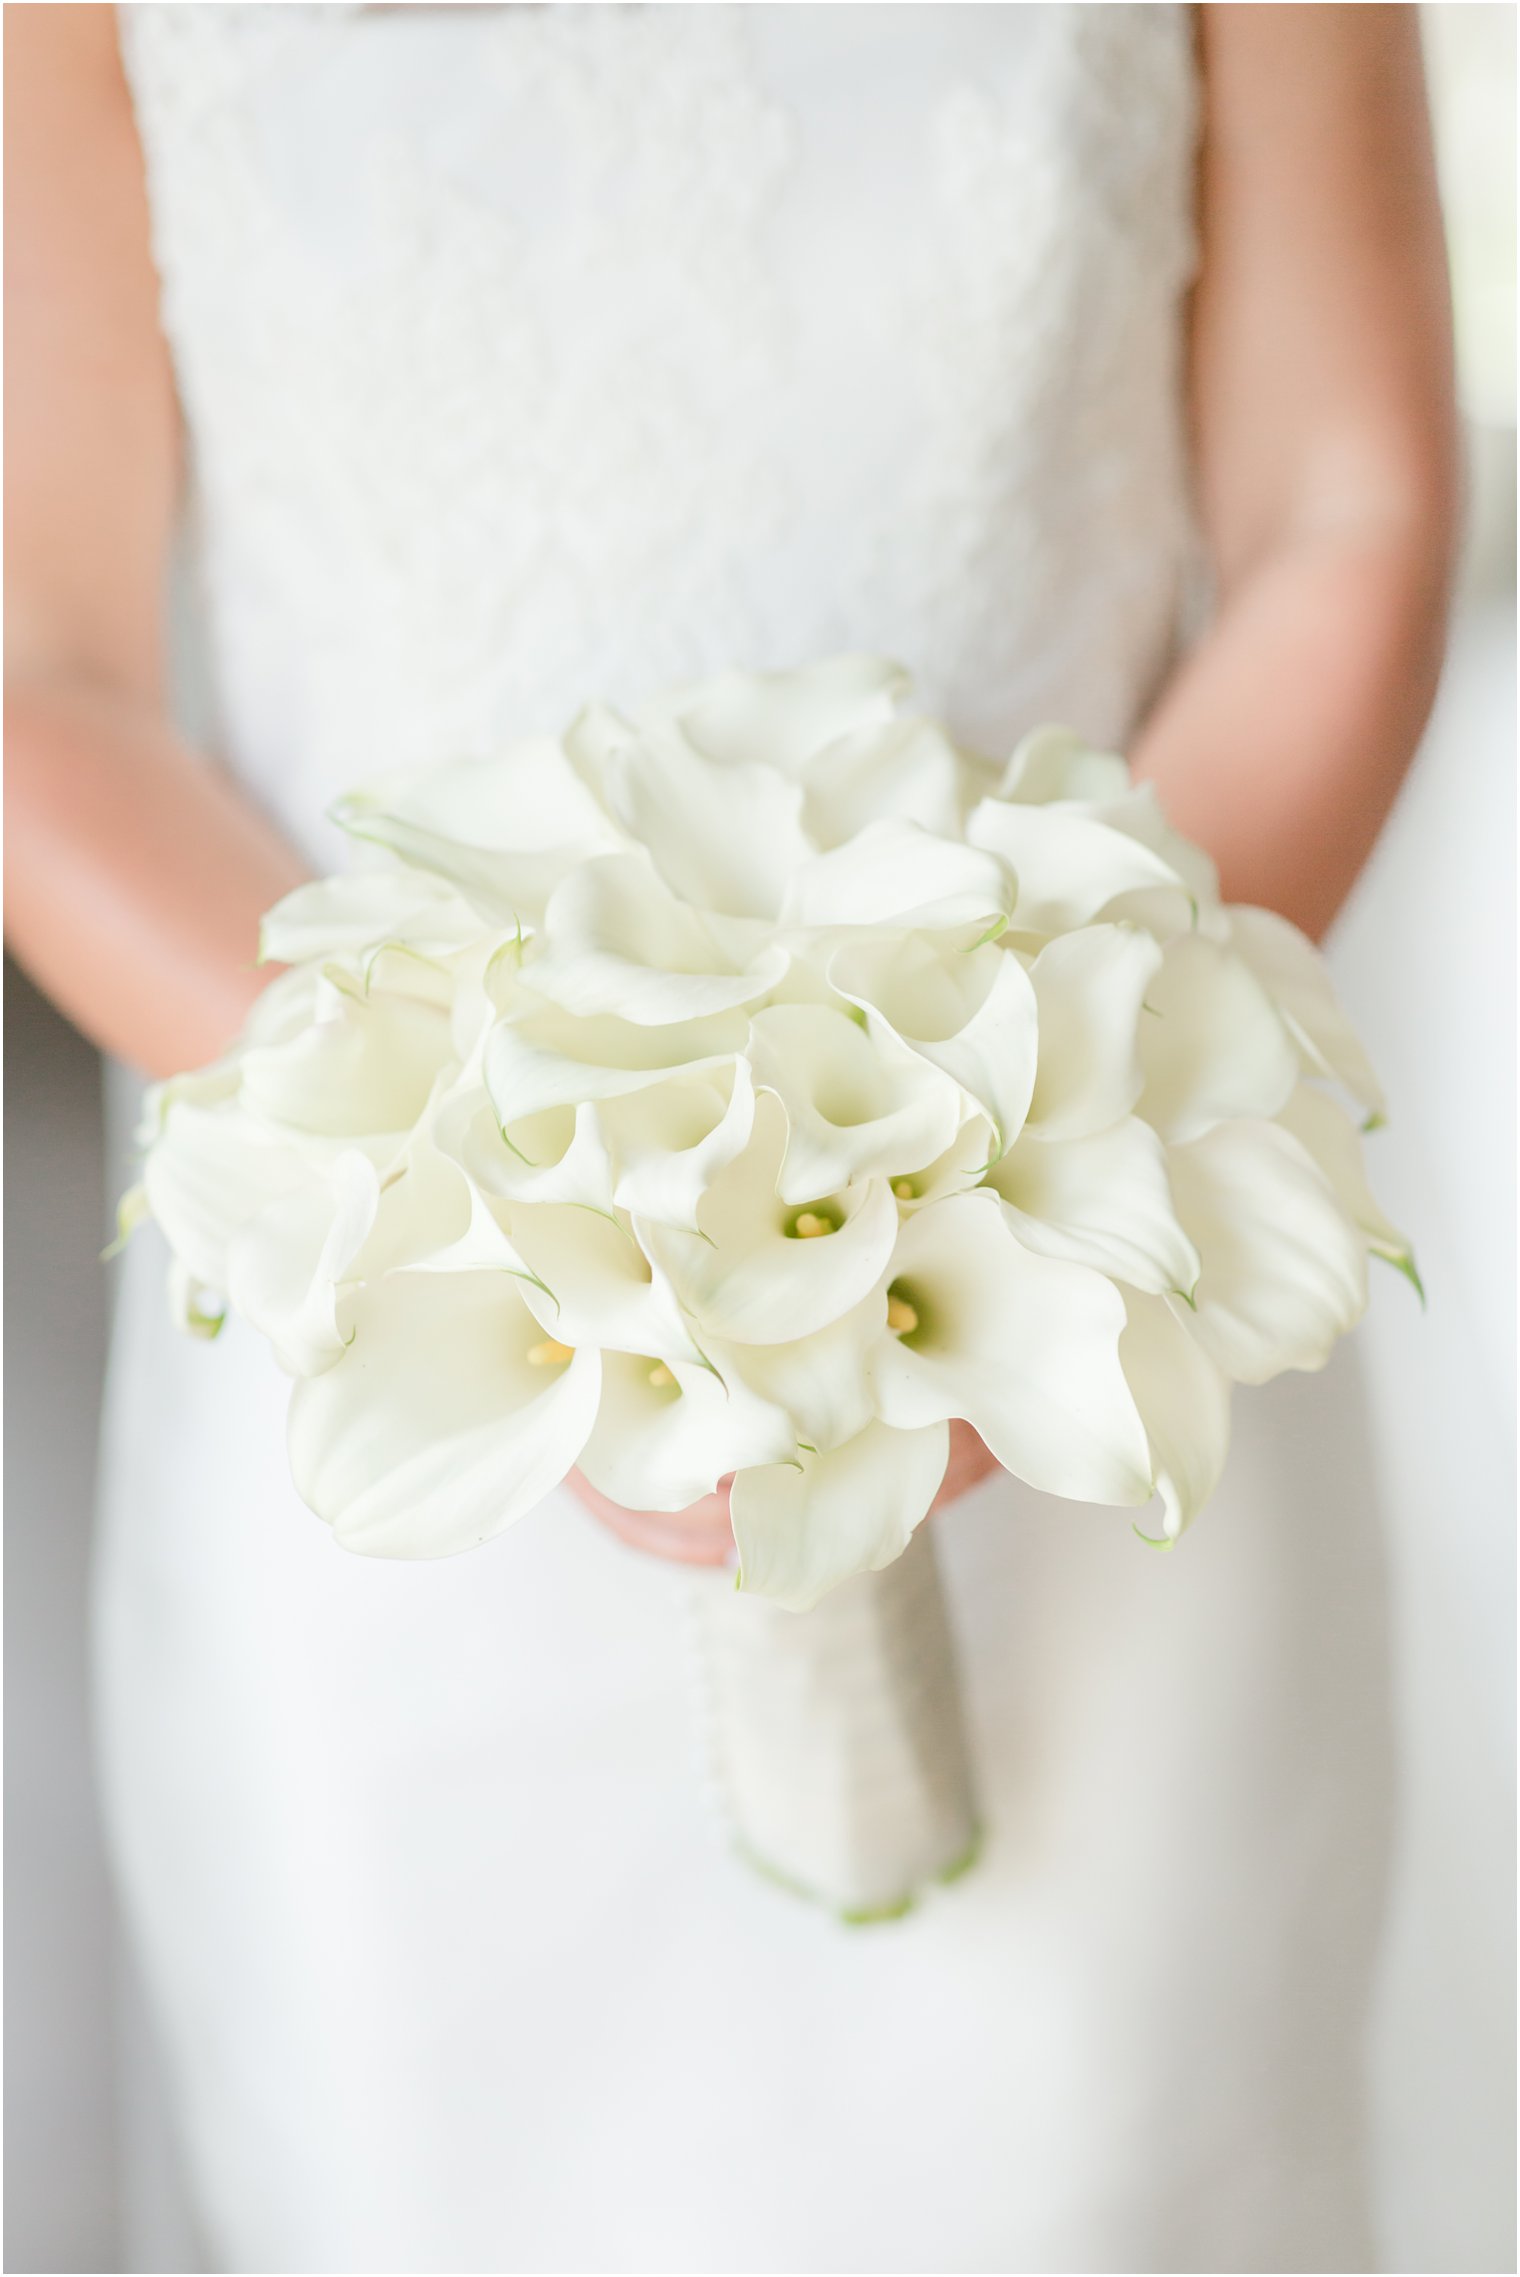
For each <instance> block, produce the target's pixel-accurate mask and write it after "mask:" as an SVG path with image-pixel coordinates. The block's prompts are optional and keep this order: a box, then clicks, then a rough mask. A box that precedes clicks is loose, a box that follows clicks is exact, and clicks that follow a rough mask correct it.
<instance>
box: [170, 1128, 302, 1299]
mask: <svg viewBox="0 0 1520 2277" xmlns="http://www.w3.org/2000/svg"><path fill="white" fill-rule="evenodd" d="M320 1177H321V1165H320V1164H318V1163H315V1162H313V1161H312V1160H311V1159H310V1158H309V1157H308V1156H306V1155H304V1154H303V1153H302V1152H301V1151H300V1149H299V1148H298V1147H296V1146H293V1145H291V1144H290V1143H289V1142H288V1141H287V1140H286V1139H284V1138H283V1137H282V1136H281V1135H280V1134H279V1133H277V1132H274V1131H271V1130H270V1129H269V1128H268V1127H267V1126H266V1125H264V1124H261V1123H258V1122H255V1121H254V1120H253V1119H252V1118H250V1117H249V1116H248V1115H246V1114H244V1113H242V1112H240V1111H239V1110H237V1109H236V1108H231V1109H228V1108H225V1107H224V1108H218V1107H217V1106H204V1107H203V1106H200V1105H198V1104H197V1103H196V1102H195V1101H194V1100H193V1099H190V1098H180V1099H178V1100H176V1101H174V1102H173V1103H171V1104H170V1105H169V1106H168V1107H167V1108H166V1109H165V1110H164V1115H163V1126H162V1130H161V1132H160V1134H159V1136H158V1138H157V1139H156V1141H155V1142H154V1144H153V1145H152V1146H151V1147H150V1149H149V1152H148V1157H147V1160H146V1162H145V1164H144V1166H143V1181H142V1182H143V1188H144V1191H145V1192H146V1194H147V1198H148V1208H149V1211H150V1213H151V1214H152V1217H153V1219H154V1221H155V1223H156V1224H157V1225H159V1226H160V1227H161V1228H162V1230H163V1234H164V1237H165V1239H166V1240H167V1242H168V1244H169V1247H170V1249H171V1250H172V1251H173V1253H174V1255H175V1257H176V1258H177V1259H178V1260H179V1261H180V1263H181V1264H182V1265H183V1266H184V1268H185V1270H186V1272H187V1273H188V1274H189V1276H190V1278H191V1280H192V1281H194V1282H197V1283H199V1284H200V1285H201V1286H202V1287H204V1288H208V1289H215V1290H218V1291H220V1292H222V1293H225V1292H226V1288H227V1282H228V1277H229V1271H230V1268H229V1262H228V1252H229V1250H230V1247H231V1244H232V1242H233V1239H234V1237H235V1236H236V1235H238V1234H239V1233H241V1232H242V1230H243V1229H244V1227H245V1226H248V1225H251V1224H252V1223H253V1221H254V1220H255V1219H256V1218H258V1217H260V1216H261V1215H262V1214H263V1212H264V1211H265V1210H267V1209H270V1208H271V1207H273V1205H274V1204H275V1203H277V1202H282V1201H287V1200H289V1199H290V1198H291V1197H292V1196H294V1195H297V1194H299V1193H301V1192H303V1191H304V1190H306V1189H307V1188H309V1187H311V1186H313V1185H314V1184H316V1183H318V1181H319V1180H320Z"/></svg>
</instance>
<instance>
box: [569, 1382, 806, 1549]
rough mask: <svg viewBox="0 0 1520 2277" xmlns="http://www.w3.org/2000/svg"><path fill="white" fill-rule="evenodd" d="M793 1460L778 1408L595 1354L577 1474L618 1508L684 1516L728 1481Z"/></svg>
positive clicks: (739, 1387)
mask: <svg viewBox="0 0 1520 2277" xmlns="http://www.w3.org/2000/svg"><path fill="white" fill-rule="evenodd" d="M795 1452H796V1432H795V1430H794V1428H793V1425H792V1422H791V1419H790V1418H789V1417H788V1415H787V1413H786V1411H785V1409H784V1408H781V1407H777V1406H775V1405H774V1404H773V1403H771V1402H769V1401H766V1400H763V1399H759V1398H757V1397H756V1396H755V1394H754V1393H753V1392H752V1391H751V1390H750V1389H749V1388H748V1386H747V1385H745V1384H744V1383H743V1382H742V1381H739V1380H735V1381H731V1382H730V1381H725V1380H724V1379H723V1378H722V1377H721V1376H719V1375H718V1374H717V1373H716V1372H715V1371H714V1370H713V1369H711V1368H704V1367H698V1366H692V1365H690V1364H689V1363H686V1362H683V1361H680V1360H663V1359H660V1358H659V1357H658V1356H656V1355H655V1354H652V1353H643V1352H637V1353H636V1352H604V1353H603V1355H602V1400H601V1406H600V1408H599V1409H598V1410H597V1418H596V1428H595V1429H594V1430H593V1432H592V1434H591V1436H590V1438H589V1439H588V1440H587V1442H586V1444H585V1446H584V1448H583V1449H582V1451H581V1456H580V1469H581V1472H582V1474H583V1476H585V1477H586V1478H588V1479H589V1480H590V1481H591V1484H592V1485H593V1486H594V1487H596V1488H597V1489H598V1490H599V1491H600V1492H601V1493H602V1494H605V1495H607V1496H608V1497H609V1498H610V1499H611V1500H612V1501H614V1502H620V1503H621V1504H622V1505H623V1507H624V1508H625V1509H627V1510H684V1509H685V1508H686V1507H687V1505H688V1504H689V1503H692V1502H696V1501H698V1500H700V1498H701V1497H702V1496H703V1495H705V1494H711V1493H712V1492H713V1491H714V1490H715V1488H716V1487H717V1485H718V1482H719V1481H720V1480H721V1479H724V1478H727V1477H728V1476H730V1475H731V1474H732V1473H733V1472H736V1471H746V1470H749V1469H750V1468H751V1467H752V1466H753V1465H755V1464H760V1463H783V1462H787V1461H789V1460H790V1459H791V1458H792V1457H793V1456H794V1454H795Z"/></svg>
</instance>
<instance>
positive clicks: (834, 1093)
mask: <svg viewBox="0 0 1520 2277" xmlns="http://www.w3.org/2000/svg"><path fill="white" fill-rule="evenodd" d="M749 1052H750V1064H751V1066H752V1068H753V1070H754V1080H755V1082H756V1084H757V1085H758V1086H759V1087H760V1089H761V1090H763V1091H768V1092H772V1093H774V1095H775V1096H776V1098H778V1099H779V1100H780V1102H781V1104H782V1106H783V1107H784V1108H785V1110H786V1120H787V1140H786V1152H785V1155H784V1156H783V1158H782V1163H781V1170H780V1174H779V1177H778V1179H777V1192H778V1194H779V1197H780V1199H781V1200H782V1201H783V1202H788V1203H801V1202H807V1201H810V1200H812V1199H813V1198H814V1196H816V1195H818V1194H831V1193H833V1192H834V1191H835V1189H836V1188H841V1187H844V1186H847V1185H849V1184H850V1182H851V1181H852V1180H854V1179H860V1178H871V1177H880V1178H888V1179H890V1178H893V1177H897V1176H901V1175H906V1174H907V1173H908V1172H911V1171H917V1170H924V1169H926V1168H927V1166H928V1165H929V1164H930V1163H931V1162H935V1161H937V1160H938V1158H939V1157H940V1156H941V1155H942V1154H944V1152H945V1150H946V1149H947V1148H948V1147H949V1146H950V1144H951V1142H952V1140H953V1139H954V1137H955V1135H956V1132H957V1131H958V1130H959V1129H960V1126H961V1122H962V1120H963V1118H964V1113H965V1109H964V1106H963V1099H962V1093H961V1090H960V1087H959V1086H958V1085H957V1084H956V1083H954V1082H952V1081H951V1079H950V1078H949V1077H948V1076H947V1075H945V1074H944V1073H943V1072H942V1071H941V1070H940V1069H938V1068H935V1067H932V1066H930V1064H929V1063H928V1062H927V1061H926V1060H923V1059H920V1058H917V1057H916V1056H910V1055H908V1054H906V1053H894V1054H893V1055H892V1056H891V1057H890V1058H889V1057H887V1056H886V1055H884V1054H883V1052H882V1051H881V1050H880V1048H879V1046H878V1045H877V1044H876V1043H874V1042H873V1041H872V1039H871V1037H870V1035H869V1034H868V1033H867V1031H866V1030H865V1029H864V1028H863V1027H861V1026H860V1025H859V1024H858V1023H857V1022H856V1021H855V1020H852V1019H851V1018H850V1017H849V1015H848V1014H847V1013H844V1012H834V1011H830V1010H829V1009H828V1007H827V1006H825V1005H818V1004H777V1005H772V1006H771V1007H770V1009H769V1010H768V1011H764V1012H759V1013H757V1014H756V1015H755V1018H754V1020H753V1021H752V1023H751V1026H750V1046H749Z"/></svg>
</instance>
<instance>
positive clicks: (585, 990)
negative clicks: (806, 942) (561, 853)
mask: <svg viewBox="0 0 1520 2277" xmlns="http://www.w3.org/2000/svg"><path fill="white" fill-rule="evenodd" d="M789 962H790V958H789V954H788V951H787V950H786V949H785V948H784V947H783V946H782V945H781V944H780V943H779V942H777V941H767V942H766V943H765V945H764V946H762V947H759V948H757V950H756V951H755V954H754V956H753V957H752V958H751V959H749V960H747V961H746V962H745V963H744V964H743V965H741V966H740V968H739V969H737V970H736V969H735V964H734V960H733V959H732V957H731V956H730V955H729V954H728V952H727V951H726V950H725V948H724V947H723V946H721V945H720V943H719V940H718V939H717V937H716V934H715V931H714V928H713V926H712V925H711V924H710V923H706V922H704V920H703V918H702V916H701V914H700V913H699V912H698V911H697V910H694V909H692V908H690V907H688V905H687V904H686V903H685V902H682V901H678V900H677V898H676V896H675V895H674V894H673V893H671V891H670V889H669V887H668V886H666V885H665V884H664V883H663V881H662V880H661V878H660V877H659V875H658V873H657V872H656V871H655V869H654V867H653V865H652V864H651V863H650V862H649V861H648V860H647V859H645V857H643V856H642V855H637V854H612V855H606V856H604V857H603V858H602V859H600V860H598V861H594V862H587V863H585V864H584V865H583V866H582V867H581V868H580V869H578V870H576V871H575V872H574V873H573V874H572V875H571V876H570V877H568V878H566V880H565V881H564V883H563V884H562V885H560V886H558V887H557V888H556V889H555V892H554V893H553V895H552V896H551V898H550V901H549V906H548V908H547V910H546V912H545V915H544V928H543V936H542V945H541V949H540V953H539V954H538V955H536V956H535V957H534V959H533V961H532V964H531V966H530V967H529V969H528V979H529V981H530V983H531V985H532V987H533V988H534V989H536V990H537V991H538V992H539V993H540V994H542V995H545V996H548V997H551V998H552V999H553V1001H554V1002H555V1003H556V1004H560V1005H563V1007H564V1009H565V1010H566V1011H567V1012H573V1013H575V1014H577V1015H579V1016H582V1017H585V1016H587V1015H592V1014H597V1013H611V1014H614V1015H615V1016H616V1017H617V1018H619V1019H621V1020H632V1021H634V1022H635V1023H637V1024H639V1025H641V1026H651V1025H652V1026H658V1025H662V1024H667V1023H670V1022H673V1021H682V1020H698V1019H703V1018H705V1017H706V1016H707V1015H708V1014H709V1013H714V1012H725V1011H728V1010H730V1009H732V1008H733V1007H734V1006H736V1005H740V1004H754V1003H757V1002H758V1001H759V999H760V998H761V997H762V996H764V995H765V994H766V993H767V992H768V991H769V990H770V989H772V988H774V987H775V985H776V983H777V982H778V981H779V980H780V979H781V977H782V975H783V973H784V972H785V971H786V968H787V965H788V963H789Z"/></svg>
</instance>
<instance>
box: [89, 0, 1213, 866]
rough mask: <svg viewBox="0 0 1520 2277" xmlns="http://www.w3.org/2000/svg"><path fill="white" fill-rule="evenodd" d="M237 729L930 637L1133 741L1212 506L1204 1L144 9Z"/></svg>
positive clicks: (143, 88) (302, 760) (945, 685)
mask: <svg viewBox="0 0 1520 2277" xmlns="http://www.w3.org/2000/svg"><path fill="white" fill-rule="evenodd" d="M121 19H122V26H123V45H124V51H125V54H126V58H127V63H128V69H129V73H130V76H131V80H132V85H133V88H134V93H135V98H136V103H137V109H138V115H139V120H140V125H141V129H142V134H143V141H144V146H145V151H146V158H147V164H148V172H149V183H150V191H151V200H152V209H153V217H154V229H155V239H156V251H157V257H158V262H159V267H160V270H161V273H162V278H163V316H164V323H165V327H166V330H167V332H168V335H169V339H170V341H171V344H172V347H173V352H174V356H175V360H176V366H177V370H178V375H179V384H180V388H181V393H182V397H183V402H184V408H185V413H186V418H187V423H188V428H189V433H190V438H191V445H192V453H193V461H194V469H195V475H196V499H197V525H198V531H199V537H200V545H201V558H202V561H203V565H204V571H205V586H206V596H207V604H208V616H209V625H210V634H211V641H212V650H213V659H214V664H215V677H216V684H217V692H218V699H219V704H220V710H221V722H220V732H221V737H222V742H223V745H224V748H225V751H226V754H227V756H228V757H229V759H230V760H231V762H232V763H233V764H234V765H235V766H236V767H237V768H238V769H239V770H240V771H241V772H242V773H243V774H244V775H245V776H247V777H248V778H249V779H250V780H251V781H252V782H253V783H254V784H255V785H256V786H257V787H258V788H259V789H260V791H261V792H262V793H263V795H264V796H265V797H266V798H267V799H268V801H269V802H270V803H271V804H272V805H273V806H274V807H275V809H276V810H277V811H278V812H279V813H280V814H281V816H282V817H283V819H284V820H285V822H286V823H287V825H288V826H289V827H290V828H291V829H292V830H293V831H294V832H295V833H296V834H297V835H298V836H299V837H300V838H302V839H303V840H304V841H305V843H306V844H307V846H308V848H310V849H311V851H312V852H313V853H314V854H316V855H319V856H326V855H327V854H329V853H330V852H332V851H333V848H332V844H331V842H330V841H328V840H327V839H326V838H325V837H324V828H323V825H322V823H321V821H320V817H321V814H322V810H323V809H324V807H325V806H326V804H327V803H328V801H329V800H330V799H331V798H332V796H333V795H334V794H335V793H336V792H337V791H339V790H341V789H343V788H344V787H346V786H347V785H348V784H349V783H350V782H352V781H354V780H357V779H362V778H364V777H366V776H371V775H374V774H376V773H378V772H381V771H383V770H384V769H386V768H389V767H391V766H399V765H409V764H413V763H416V762H421V761H426V760H427V759H428V758H430V757H433V756H443V755H449V756H459V755H463V754H467V753H471V752H479V751H484V750H487V749H489V748H490V747H491V746H492V745H493V743H495V742H496V741H498V740H499V739H500V738H501V737H503V736H504V735H506V734H509V733H517V732H522V731H525V730H528V729H532V728H537V727H542V726H555V725H559V724H561V723H562V722H563V721H564V720H565V719H566V718H567V717H568V716H569V714H570V713H571V712H572V711H573V710H575V709H576V708H577V707H578V705H579V704H580V702H581V701H582V700H584V699H585V698H586V697H587V696H589V695H592V694H596V695H600V696H604V697H607V698H609V699H611V700H613V701H619V700H627V701H631V700H634V699H636V698H637V697H638V696H640V695H641V694H643V693H644V692H646V691H648V690H650V689H652V688H654V687H657V686H659V685H661V684H662V683H664V682H667V681H669V680H671V679H673V678H679V677H682V676H685V675H689V674H693V673H697V672H701V671H706V670H711V669H715V668H718V667H721V666H722V665H725V664H729V663H743V664H747V665H760V666H780V665H786V664H794V663H798V662H801V661H804V660H805V659H807V658H808V657H811V656H814V655H817V654H820V653H823V652H826V651H829V650H835V649H843V648H868V649H874V650H878V651H883V652H886V653H889V654H893V655H896V656H898V657H899V658H900V659H901V660H902V661H903V662H904V663H906V664H907V665H909V666H910V667H911V668H912V669H913V671H914V673H915V675H916V676H917V678H918V680H919V683H920V686H921V688H922V691H923V693H924V696H925V698H926V699H927V701H928V702H929V703H930V704H931V705H932V706H933V708H935V709H936V710H938V711H941V712H943V713H944V714H946V715H947V716H949V717H950V718H951V719H952V720H953V721H954V722H955V723H956V724H957V726H958V727H959V728H960V729H961V731H962V732H963V733H964V734H965V735H967V736H968V737H969V738H970V739H971V740H973V741H978V742H981V743H982V744H983V745H985V746H987V747H989V748H994V749H996V748H998V747H1002V748H1006V747H1007V746H1008V745H1009V744H1010V742H1011V740H1012V739H1013V737H1014V736H1015V735H1016V734H1017V733H1018V732H1020V731H1021V730H1022V729H1023V728H1024V727H1026V726H1027V725H1029V724H1030V723H1031V722H1032V721H1034V720H1037V719H1039V718H1042V717H1048V716H1052V715H1054V716H1060V717H1065V718H1067V719H1069V720H1070V721H1072V723H1073V724H1074V725H1076V726H1078V727H1080V728H1081V729H1083V730H1084V731H1085V732H1086V733H1087V734H1088V735H1090V736H1092V737H1094V738H1095V739H1098V740H1111V739H1116V738H1121V737H1122V736H1123V735H1124V734H1125V733H1126V731H1127V729H1128V727H1129V725H1130V723H1131V721H1132V719H1133V717H1134V715H1135V713H1136V710H1137V708H1138V706H1139V705H1140V704H1141V703H1142V702H1143V701H1144V699H1145V697H1146V695H1147V694H1148V693H1149V691H1150V689H1151V688H1152V687H1153V685H1154V683H1155V680H1156V677H1157V675H1158V673H1159V672H1160V671H1161V670H1162V669H1163V668H1164V666H1165V664H1166V662H1167V660H1168V656H1169V652H1170V648H1171V644H1172V640H1173V636H1174V625H1175V617H1176V607H1177V597H1178V588H1179V583H1180V579H1181V575H1182V571H1183V567H1184V561H1185V556H1186V550H1187V543H1188V534H1187V530H1188V526H1187V516H1186V505H1185V483H1184V467H1183V452H1182V439H1181V407H1180V385H1179V373H1180V319H1181V302H1182V296H1183V294H1184V291H1185V289H1186V285H1187V282H1188V277H1189V273H1190V267H1191V259H1192V236H1191V214H1190V184H1191V154H1192V139H1193V113H1194V88H1193V71H1192V61H1191V53H1190V44H1189V30H1188V24H1187V12H1186V10H1184V9H1182V8H1174V7H1170V6H1133V7H1131V6H1104V5H1098V6H1084V5H1078V6H1071V7H1065V6H1039V5H1032V6H1020V7H959V6H899V7H879V8H878V7H831V6H806V7H787V6H779V7H772V6H750V7H727V6H708V7H701V8H687V7H665V6H651V7H609V8H604V7H599V6H586V7H500V8H498V7H479V6H477V7H467V8H454V7H446V6H432V7H405V6H388V7H351V6H341V5H328V6H314V7H305V6H281V7H269V6H220V5H217V6H212V5H203V4H191V5H178V6H171V5H159V4H139V5H128V6H125V7H123V8H122V10H121Z"/></svg>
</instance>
